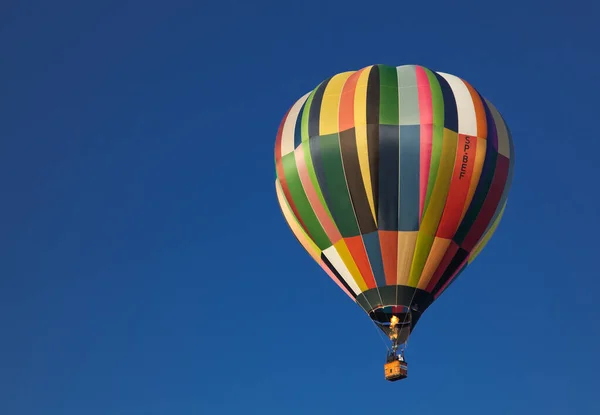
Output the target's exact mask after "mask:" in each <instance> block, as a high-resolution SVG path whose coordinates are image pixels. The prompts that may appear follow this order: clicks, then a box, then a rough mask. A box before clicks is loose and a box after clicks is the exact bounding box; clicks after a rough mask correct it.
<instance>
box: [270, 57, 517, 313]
mask: <svg viewBox="0 0 600 415" xmlns="http://www.w3.org/2000/svg"><path fill="white" fill-rule="evenodd" d="M513 164H514V149H513V144H512V139H511V136H510V132H509V130H508V127H507V126H506V124H505V122H504V120H503V119H502V116H501V115H500V113H499V112H498V111H497V110H496V108H495V107H494V106H493V105H492V104H491V103H490V102H489V101H487V100H486V99H484V98H483V97H482V96H481V95H480V94H479V93H478V92H477V90H475V89H474V88H473V87H472V86H471V85H470V84H468V83H467V82H466V81H464V80H462V79H460V78H458V77H456V76H454V75H450V74H446V73H441V72H435V71H432V70H430V69H428V68H425V67H422V66H416V65H406V66H399V67H391V66H386V65H374V66H369V67H366V68H363V69H361V70H358V71H351V72H344V73H340V74H337V75H335V76H333V77H331V78H329V79H327V80H326V81H324V82H322V83H321V84H320V85H318V86H317V87H316V88H315V89H314V90H313V91H311V92H309V93H308V94H306V95H304V96H303V97H302V98H300V99H299V100H298V101H297V102H296V103H295V104H294V105H293V106H292V107H291V108H290V109H289V111H288V113H287V114H286V115H285V117H284V119H283V121H282V122H281V125H280V127H279V131H278V134H277V139H276V143H275V165H276V173H277V180H276V188H277V194H278V200H279V204H280V206H281V209H282V211H283V213H284V217H285V219H286V221H287V222H288V224H289V226H290V228H291V230H292V231H293V233H294V235H295V236H296V237H297V239H298V240H299V241H300V243H301V244H302V245H303V246H304V248H305V249H306V250H307V251H308V252H309V254H310V255H311V256H312V257H313V259H314V260H315V261H316V262H317V263H319V264H320V265H321V267H323V269H324V270H325V271H326V272H327V274H328V275H329V276H330V277H331V278H332V279H333V280H334V281H335V282H336V283H337V284H338V285H339V286H340V288H342V289H343V290H344V291H345V292H346V294H348V296H350V297H351V298H352V299H354V300H355V301H356V302H358V303H359V304H360V305H361V306H362V307H363V308H364V309H365V311H367V312H369V311H371V310H373V309H376V308H382V307H384V306H391V305H406V306H408V305H411V304H416V306H417V308H420V312H422V311H424V310H425V309H426V308H427V307H428V306H429V305H430V304H431V303H432V302H433V301H434V300H435V298H437V297H438V296H439V295H440V294H441V293H442V292H443V291H444V290H445V289H446V288H447V287H448V286H449V285H450V284H451V283H452V282H453V281H454V280H455V279H456V277H457V276H458V275H459V274H460V273H461V272H462V271H463V270H464V269H465V268H466V267H467V265H468V264H469V263H471V262H472V260H473V259H474V258H475V257H476V256H477V255H478V254H479V253H480V252H481V250H482V249H483V247H484V246H485V244H486V243H487V242H488V241H489V239H490V237H491V235H492V234H493V232H494V231H495V229H496V227H497V225H498V222H499V220H500V218H501V216H502V212H503V209H504V207H505V205H506V200H507V196H508V190H509V188H510V184H511V182H512V175H513Z"/></svg>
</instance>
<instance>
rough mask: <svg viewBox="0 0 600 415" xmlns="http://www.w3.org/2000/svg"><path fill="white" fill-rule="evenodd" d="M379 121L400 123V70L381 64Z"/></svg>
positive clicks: (387, 123)
mask: <svg viewBox="0 0 600 415" xmlns="http://www.w3.org/2000/svg"><path fill="white" fill-rule="evenodd" d="M379 84H380V97H379V102H380V105H379V123H380V124H386V125H400V120H399V118H400V113H399V109H398V71H397V70H396V68H394V67H392V66H386V65H379Z"/></svg>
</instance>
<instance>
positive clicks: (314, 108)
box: [308, 78, 331, 137]
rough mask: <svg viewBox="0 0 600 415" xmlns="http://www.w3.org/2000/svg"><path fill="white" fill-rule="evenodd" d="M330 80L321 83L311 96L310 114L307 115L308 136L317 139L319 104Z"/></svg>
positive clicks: (319, 116) (319, 115) (319, 118)
mask: <svg viewBox="0 0 600 415" xmlns="http://www.w3.org/2000/svg"><path fill="white" fill-rule="evenodd" d="M330 80H331V78H329V79H327V80H325V81H323V82H322V83H321V85H319V86H318V87H317V90H316V91H315V93H314V95H313V99H312V102H311V104H310V112H309V113H308V136H309V137H317V136H318V135H319V123H320V120H321V104H322V103H323V94H324V93H325V88H327V84H328V83H329V81H330Z"/></svg>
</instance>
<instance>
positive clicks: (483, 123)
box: [462, 80, 487, 139]
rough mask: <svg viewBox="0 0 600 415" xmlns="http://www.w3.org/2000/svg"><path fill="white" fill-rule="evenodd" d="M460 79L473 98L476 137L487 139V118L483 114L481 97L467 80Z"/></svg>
mask: <svg viewBox="0 0 600 415" xmlns="http://www.w3.org/2000/svg"><path fill="white" fill-rule="evenodd" d="M462 81H463V82H464V84H465V85H466V87H467V89H468V90H469V93H470V94H471V99H472V100H473V106H474V107H475V117H476V118H477V137H479V138H483V139H487V118H486V116H485V108H484V107H483V102H482V101H481V97H480V96H479V94H478V93H477V91H475V88H473V87H472V86H471V85H470V84H469V83H468V82H466V81H464V80H462Z"/></svg>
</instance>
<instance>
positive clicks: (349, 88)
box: [339, 69, 364, 131]
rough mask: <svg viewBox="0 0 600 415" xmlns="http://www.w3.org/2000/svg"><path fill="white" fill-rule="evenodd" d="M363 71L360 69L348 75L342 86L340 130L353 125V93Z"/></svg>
mask: <svg viewBox="0 0 600 415" xmlns="http://www.w3.org/2000/svg"><path fill="white" fill-rule="evenodd" d="M363 71H364V69H361V70H360V71H358V72H354V73H353V74H352V75H350V77H349V78H348V79H347V80H346V83H345V84H344V87H343V88H342V95H341V97H340V110H339V111H340V112H339V128H340V131H345V130H348V129H350V128H352V127H354V94H355V92H356V84H357V83H358V78H359V77H360V74H361V73H362V72H363Z"/></svg>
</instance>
